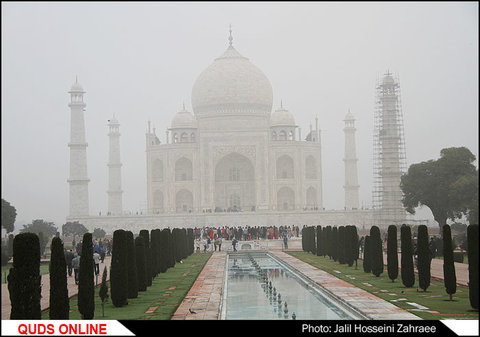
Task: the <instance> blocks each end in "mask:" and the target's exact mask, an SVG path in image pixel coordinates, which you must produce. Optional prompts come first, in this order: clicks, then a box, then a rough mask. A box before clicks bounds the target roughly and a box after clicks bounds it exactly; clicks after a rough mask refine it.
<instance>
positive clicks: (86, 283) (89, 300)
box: [78, 233, 95, 319]
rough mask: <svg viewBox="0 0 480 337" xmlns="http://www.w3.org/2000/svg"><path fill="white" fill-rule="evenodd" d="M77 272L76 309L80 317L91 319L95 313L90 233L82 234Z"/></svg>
mask: <svg viewBox="0 0 480 337" xmlns="http://www.w3.org/2000/svg"><path fill="white" fill-rule="evenodd" d="M79 273H80V275H79V282H78V311H79V312H80V313H81V314H82V319H93V316H94V314H95V292H94V289H95V284H94V281H93V274H94V262H93V243H92V233H85V234H83V240H82V255H81V257H80V269H79Z"/></svg>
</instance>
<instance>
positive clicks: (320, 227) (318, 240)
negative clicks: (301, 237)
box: [316, 225, 323, 256]
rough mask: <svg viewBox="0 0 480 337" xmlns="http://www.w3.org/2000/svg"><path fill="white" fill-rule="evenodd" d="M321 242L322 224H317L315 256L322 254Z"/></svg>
mask: <svg viewBox="0 0 480 337" xmlns="http://www.w3.org/2000/svg"><path fill="white" fill-rule="evenodd" d="M322 243H323V242H322V226H320V225H318V226H317V249H316V253H317V256H321V255H322V251H323V245H322Z"/></svg>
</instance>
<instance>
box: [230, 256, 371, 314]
mask: <svg viewBox="0 0 480 337" xmlns="http://www.w3.org/2000/svg"><path fill="white" fill-rule="evenodd" d="M223 296H224V297H223V300H222V313H221V318H222V319H245V320H246V319H261V320H274V319H282V320H283V319H300V320H309V319H311V320H326V319H329V320H352V319H364V318H365V317H363V316H362V315H361V314H360V313H358V312H356V311H355V310H354V309H352V308H349V307H348V306H346V305H345V304H343V303H339V302H338V301H336V299H335V298H333V297H332V296H331V295H329V294H328V293H327V292H325V291H324V290H322V289H321V287H318V286H316V285H314V284H312V283H310V282H309V281H308V280H305V279H304V278H303V277H302V276H301V275H298V274H297V273H295V272H294V271H292V270H290V268H288V266H286V265H284V264H283V263H282V262H280V261H278V260H277V259H275V258H273V257H272V256H270V255H268V254H267V253H256V252H251V253H240V254H238V253H237V254H234V253H233V254H228V257H227V268H226V276H225V285H224V295H223Z"/></svg>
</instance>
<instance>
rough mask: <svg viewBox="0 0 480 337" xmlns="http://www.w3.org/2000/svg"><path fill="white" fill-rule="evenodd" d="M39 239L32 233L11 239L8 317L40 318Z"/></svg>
mask: <svg viewBox="0 0 480 337" xmlns="http://www.w3.org/2000/svg"><path fill="white" fill-rule="evenodd" d="M40 281H41V276H40V240H39V238H38V236H37V235H36V234H34V233H20V234H18V235H16V236H15V237H14V239H13V267H12V268H10V271H9V274H8V291H9V293H10V304H11V312H10V319H40V318H41V313H40V298H41V283H40Z"/></svg>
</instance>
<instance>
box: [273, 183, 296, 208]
mask: <svg viewBox="0 0 480 337" xmlns="http://www.w3.org/2000/svg"><path fill="white" fill-rule="evenodd" d="M277 208H278V210H283V211H287V210H293V209H295V193H294V192H293V190H292V189H291V188H290V187H282V188H281V189H279V190H278V192H277Z"/></svg>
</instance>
